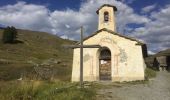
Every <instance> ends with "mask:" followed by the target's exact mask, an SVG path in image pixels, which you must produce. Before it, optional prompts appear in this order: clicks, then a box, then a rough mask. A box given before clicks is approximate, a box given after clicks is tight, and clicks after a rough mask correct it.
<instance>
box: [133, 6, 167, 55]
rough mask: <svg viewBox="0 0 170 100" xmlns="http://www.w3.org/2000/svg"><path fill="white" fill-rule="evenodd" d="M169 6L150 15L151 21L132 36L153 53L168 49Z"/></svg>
mask: <svg viewBox="0 0 170 100" xmlns="http://www.w3.org/2000/svg"><path fill="white" fill-rule="evenodd" d="M169 18H170V5H168V6H166V7H165V8H162V9H160V11H157V12H153V13H151V21H150V22H149V23H146V24H145V26H144V27H141V28H137V29H135V31H134V32H133V33H134V34H132V35H133V36H134V37H138V38H140V39H142V40H144V41H145V42H146V43H147V44H148V46H149V49H150V50H152V51H153V52H157V51H158V50H163V49H167V48H169V47H170V22H169Z"/></svg>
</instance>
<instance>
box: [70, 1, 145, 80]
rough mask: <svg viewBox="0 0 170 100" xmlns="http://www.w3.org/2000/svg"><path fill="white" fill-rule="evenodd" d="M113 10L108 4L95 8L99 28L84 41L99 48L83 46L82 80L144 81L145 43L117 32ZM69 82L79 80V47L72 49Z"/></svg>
mask: <svg viewBox="0 0 170 100" xmlns="http://www.w3.org/2000/svg"><path fill="white" fill-rule="evenodd" d="M116 11H117V8H116V7H115V6H113V5H109V4H104V5H102V6H101V7H100V8H99V9H98V10H97V11H96V12H97V14H98V15H99V22H98V30H97V31H96V32H94V33H93V34H92V35H90V36H88V37H87V38H85V39H84V40H83V44H84V45H100V46H101V48H84V49H83V50H84V53H83V66H84V68H83V80H84V81H112V82H115V81H118V82H122V81H135V80H144V69H145V67H146V65H145V62H144V58H143V52H142V46H143V45H144V43H142V42H140V41H138V40H136V39H134V38H131V37H128V36H125V35H122V34H120V33H118V32H116V24H115V12H116ZM122 17H124V16H122ZM125 18H126V17H125ZM72 81H73V82H74V81H80V48H75V49H74V53H73V66H72Z"/></svg>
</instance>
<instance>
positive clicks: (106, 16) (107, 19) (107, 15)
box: [104, 11, 109, 22]
mask: <svg viewBox="0 0 170 100" xmlns="http://www.w3.org/2000/svg"><path fill="white" fill-rule="evenodd" d="M108 21H109V13H108V12H107V11H106V12H104V22H108Z"/></svg>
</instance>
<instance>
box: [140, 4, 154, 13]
mask: <svg viewBox="0 0 170 100" xmlns="http://www.w3.org/2000/svg"><path fill="white" fill-rule="evenodd" d="M155 8H156V4H154V5H149V6H146V7H144V8H142V12H143V13H148V12H151V11H153V10H154V9H155Z"/></svg>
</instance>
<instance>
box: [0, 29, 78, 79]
mask: <svg viewBox="0 0 170 100" xmlns="http://www.w3.org/2000/svg"><path fill="white" fill-rule="evenodd" d="M2 33H3V30H2V29H0V69H1V70H0V80H16V79H18V78H20V76H21V75H22V74H23V73H30V74H32V71H33V70H34V69H33V68H34V67H35V65H34V64H32V63H29V62H33V63H35V64H42V63H44V62H46V61H47V60H49V59H51V58H52V59H55V60H57V61H60V62H61V63H60V64H54V63H50V65H51V66H52V69H53V70H54V72H55V73H54V78H55V79H57V80H64V81H65V80H67V81H69V80H70V77H71V70H72V55H73V54H72V49H64V48H62V45H69V44H73V43H75V42H73V41H70V40H65V39H61V38H59V37H57V36H55V35H51V34H48V33H45V32H35V31H28V30H18V36H17V37H18V40H19V41H22V42H23V43H16V44H3V43H2V41H1V39H2Z"/></svg>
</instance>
